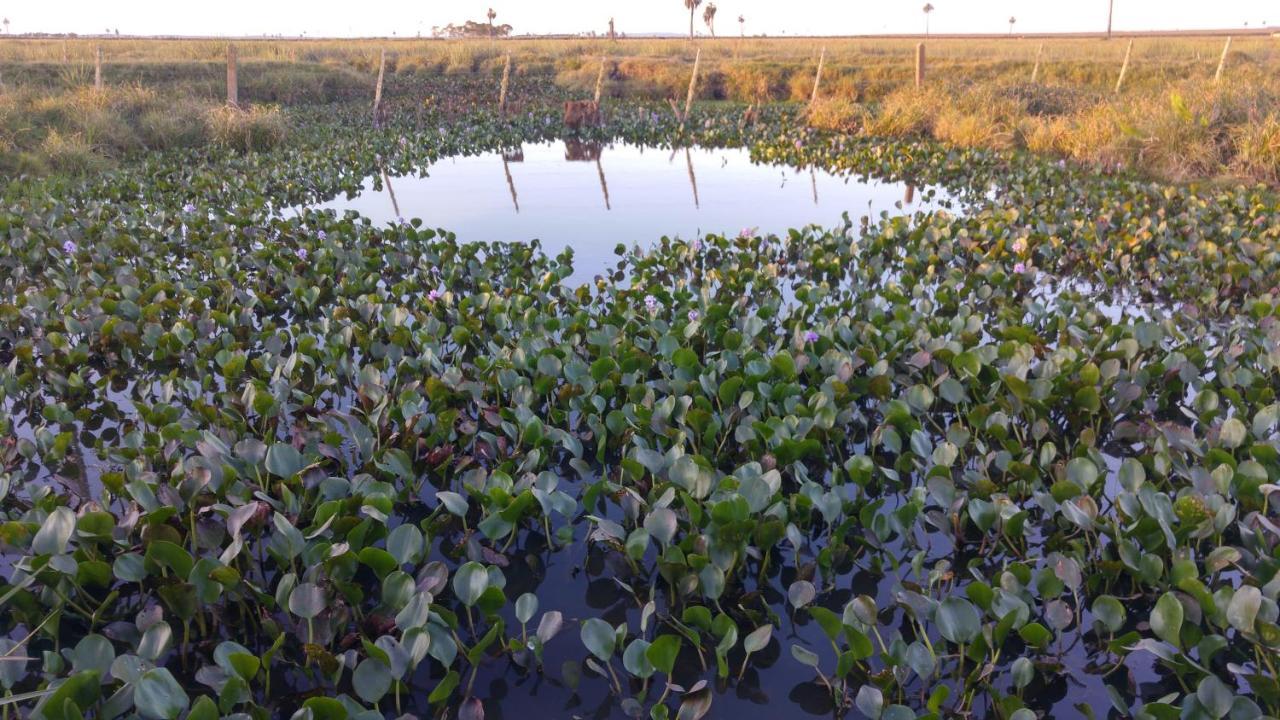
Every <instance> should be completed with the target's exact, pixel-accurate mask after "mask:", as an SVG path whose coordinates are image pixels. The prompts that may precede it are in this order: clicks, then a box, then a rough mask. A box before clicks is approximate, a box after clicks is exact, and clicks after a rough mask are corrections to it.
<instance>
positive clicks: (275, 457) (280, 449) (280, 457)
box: [267, 443, 306, 479]
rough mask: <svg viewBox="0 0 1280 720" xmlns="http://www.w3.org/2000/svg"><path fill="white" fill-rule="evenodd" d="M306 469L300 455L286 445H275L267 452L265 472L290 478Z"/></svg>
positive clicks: (290, 446) (292, 447)
mask: <svg viewBox="0 0 1280 720" xmlns="http://www.w3.org/2000/svg"><path fill="white" fill-rule="evenodd" d="M304 467H306V464H305V462H304V461H303V459H302V453H300V452H298V450H297V448H295V447H294V446H292V445H289V444H288V443H275V444H273V445H272V446H271V447H270V448H269V449H268V450H267V472H269V473H271V474H272V475H275V476H277V477H282V478H286V479H288V478H291V477H293V476H294V475H297V474H298V472H299V471H300V470H302V468H304Z"/></svg>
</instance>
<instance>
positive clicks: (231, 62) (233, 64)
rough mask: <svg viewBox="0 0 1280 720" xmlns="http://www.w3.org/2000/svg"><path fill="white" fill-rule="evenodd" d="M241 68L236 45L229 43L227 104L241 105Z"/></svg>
mask: <svg viewBox="0 0 1280 720" xmlns="http://www.w3.org/2000/svg"><path fill="white" fill-rule="evenodd" d="M239 70H240V68H239V63H238V61H237V59H236V46H235V45H233V44H231V43H227V104H228V105H230V106H231V107H240V80H239Z"/></svg>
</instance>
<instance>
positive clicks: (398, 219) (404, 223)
mask: <svg viewBox="0 0 1280 720" xmlns="http://www.w3.org/2000/svg"><path fill="white" fill-rule="evenodd" d="M396 222H397V223H399V224H400V225H408V224H409V221H408V220H405V219H404V218H403V217H398V218H396Z"/></svg>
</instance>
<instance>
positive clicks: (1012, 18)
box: [1009, 15, 1018, 35]
mask: <svg viewBox="0 0 1280 720" xmlns="http://www.w3.org/2000/svg"><path fill="white" fill-rule="evenodd" d="M1016 22H1018V18H1016V17H1014V16H1012V15H1010V16H1009V34H1010V35H1013V24H1014V23H1016Z"/></svg>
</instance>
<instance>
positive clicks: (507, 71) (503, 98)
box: [498, 53, 511, 115]
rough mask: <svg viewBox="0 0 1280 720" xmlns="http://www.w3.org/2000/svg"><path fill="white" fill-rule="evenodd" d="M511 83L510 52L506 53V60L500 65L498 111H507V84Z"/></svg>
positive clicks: (503, 112) (502, 112) (504, 112)
mask: <svg viewBox="0 0 1280 720" xmlns="http://www.w3.org/2000/svg"><path fill="white" fill-rule="evenodd" d="M510 83H511V53H507V61H506V62H505V63H503V65H502V87H500V88H499V89H498V112H499V113H500V114H503V115H505V114H506V112H507V86H508V85H509V84H510Z"/></svg>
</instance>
